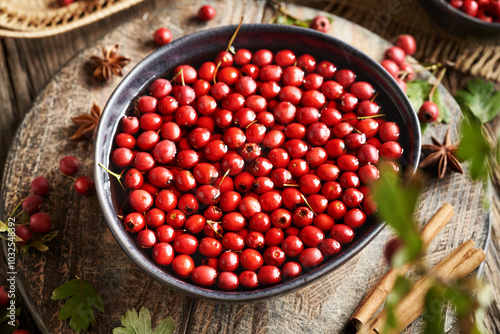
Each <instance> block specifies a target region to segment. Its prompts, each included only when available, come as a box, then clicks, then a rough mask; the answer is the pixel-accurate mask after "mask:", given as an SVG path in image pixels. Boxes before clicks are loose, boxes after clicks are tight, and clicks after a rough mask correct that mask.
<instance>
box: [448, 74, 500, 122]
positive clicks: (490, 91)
mask: <svg viewBox="0 0 500 334" xmlns="http://www.w3.org/2000/svg"><path fill="white" fill-rule="evenodd" d="M455 98H456V100H457V102H458V103H459V104H460V107H461V108H462V112H463V113H464V114H465V115H466V116H468V117H470V116H471V114H472V116H474V117H475V118H477V119H478V120H479V121H480V122H481V123H487V122H489V121H491V120H492V119H493V118H495V116H496V115H497V114H498V113H499V112H500V91H497V92H495V89H494V88H493V83H491V82H487V81H483V80H481V79H474V80H470V81H469V82H467V90H459V91H457V93H456V95H455Z"/></svg>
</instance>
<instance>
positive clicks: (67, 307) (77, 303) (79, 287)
mask: <svg viewBox="0 0 500 334" xmlns="http://www.w3.org/2000/svg"><path fill="white" fill-rule="evenodd" d="M50 298H51V299H52V300H61V299H66V298H69V299H68V300H67V301H66V303H65V304H64V305H63V306H62V307H61V310H60V311H59V320H65V319H67V318H70V317H71V319H70V322H69V325H70V327H71V328H72V329H73V330H74V331H75V332H77V333H79V332H81V331H84V330H87V329H88V328H89V326H90V325H94V324H95V317H94V309H93V308H96V309H97V310H99V311H101V312H104V303H103V301H102V298H101V296H100V295H99V294H98V293H97V291H96V290H95V289H94V287H93V286H92V285H90V284H89V283H87V282H85V281H84V280H82V279H79V278H76V279H73V280H71V281H69V282H67V283H65V284H63V285H62V286H60V287H58V288H56V289H55V290H54V291H53V292H52V296H51V297H50Z"/></svg>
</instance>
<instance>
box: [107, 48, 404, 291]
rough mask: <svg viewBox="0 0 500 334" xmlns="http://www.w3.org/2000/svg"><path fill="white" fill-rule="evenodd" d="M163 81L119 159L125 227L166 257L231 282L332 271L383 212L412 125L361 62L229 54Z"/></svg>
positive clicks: (138, 105) (155, 255)
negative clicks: (396, 114)
mask: <svg viewBox="0 0 500 334" xmlns="http://www.w3.org/2000/svg"><path fill="white" fill-rule="evenodd" d="M173 74H174V77H173V79H172V80H170V81H169V80H167V79H163V78H161V79H156V80H155V81H154V82H152V84H151V85H150V86H149V91H148V94H147V95H143V96H139V97H138V98H137V100H136V101H134V104H133V108H131V109H134V110H135V115H131V116H127V117H124V118H123V119H121V121H120V131H119V132H118V133H117V135H116V137H115V139H114V143H115V147H114V149H113V151H112V154H111V157H110V159H111V162H112V164H113V166H114V168H115V169H117V170H119V171H120V172H122V173H121V175H122V176H121V177H120V179H121V181H123V185H124V188H125V189H126V191H127V203H126V204H125V205H124V206H123V215H124V217H123V224H124V228H126V230H127V231H129V232H130V233H133V234H136V235H137V237H136V241H137V245H138V246H139V247H141V248H144V249H150V254H151V257H152V259H153V260H154V262H155V263H157V264H158V265H160V266H165V267H166V268H168V269H169V270H170V271H171V272H172V273H173V274H174V275H176V276H178V277H181V278H185V279H189V280H190V281H191V282H193V283H194V284H196V285H199V286H203V287H212V286H214V285H216V286H217V287H218V288H219V289H222V290H235V289H237V288H238V287H240V288H244V289H256V288H259V287H264V286H270V285H275V284H278V283H280V282H282V281H286V280H290V279H292V278H294V277H297V276H299V275H301V273H302V271H303V270H304V271H310V270H312V269H314V268H315V267H317V266H319V265H321V264H322V263H323V262H324V261H325V259H327V258H329V257H332V256H334V255H335V254H337V253H339V252H340V251H341V249H342V248H343V247H346V246H347V245H348V244H349V243H350V242H351V241H352V240H353V238H354V237H355V230H356V229H358V228H360V227H362V226H363V225H364V224H365V222H366V221H367V216H368V215H372V214H374V213H375V211H376V206H375V204H374V202H373V200H372V198H371V196H370V190H369V188H368V185H369V184H370V183H372V182H373V181H374V180H376V179H378V177H379V170H378V166H379V165H380V164H381V163H385V164H388V165H390V166H391V167H393V168H394V169H395V170H399V167H398V163H397V161H398V159H399V158H400V157H401V156H402V153H403V149H402V147H401V146H400V144H399V143H398V138H399V134H400V130H399V128H398V126H397V125H396V124H395V123H394V122H389V121H386V120H384V117H383V116H384V115H383V114H381V107H380V106H379V105H378V104H377V103H376V102H374V100H375V98H376V94H375V93H376V92H375V90H374V88H373V86H372V85H371V84H370V83H368V82H365V81H357V80H356V74H355V73H354V72H353V71H352V70H350V69H338V68H337V67H336V66H335V64H333V63H332V62H330V61H328V60H322V61H320V60H318V59H315V58H314V57H313V56H311V55H309V54H302V55H296V54H295V53H294V52H292V51H290V50H282V51H279V52H277V53H276V54H273V53H272V52H271V51H269V50H265V49H261V50H257V51H255V52H253V53H252V52H251V51H249V50H245V49H239V50H237V51H236V52H235V53H234V54H232V53H230V52H227V51H222V52H220V53H219V54H218V55H217V56H216V57H215V59H214V61H213V62H212V61H207V62H204V63H202V64H201V65H200V66H199V67H198V69H195V68H194V67H192V66H190V65H187V64H186V65H180V66H178V67H177V68H175V69H174V72H173Z"/></svg>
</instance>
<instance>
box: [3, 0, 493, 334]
mask: <svg viewBox="0 0 500 334" xmlns="http://www.w3.org/2000/svg"><path fill="white" fill-rule="evenodd" d="M246 2H247V1H245V3H246ZM297 2H299V3H308V1H297ZM201 3H202V1H189V3H188V4H186V7H185V8H186V10H188V8H189V10H191V11H192V10H193V8H198V7H199V5H200V4H201ZM212 3H214V4H215V5H217V7H219V8H224V7H225V6H229V7H228V11H227V12H226V13H224V14H220V15H229V14H232V13H235V12H236V11H235V9H234V3H235V2H234V1H229V0H225V1H223V0H219V1H212ZM172 5H175V1H167V0H165V1H161V0H157V1H152V0H151V1H146V2H144V3H143V4H140V5H138V6H136V7H134V8H132V9H129V10H126V11H124V12H121V13H119V14H116V15H114V16H112V17H110V18H106V19H104V20H102V21H100V22H97V23H94V24H92V25H90V26H86V27H84V28H81V29H79V30H77V31H73V32H69V33H66V34H63V35H60V36H54V37H49V38H45V39H39V40H13V39H2V40H1V44H0V101H2V102H3V103H2V104H1V105H0V175H1V173H2V172H3V170H4V164H5V159H6V156H7V152H8V149H9V146H10V145H11V142H12V139H13V138H14V137H15V135H16V133H15V131H16V128H17V127H18V126H19V124H20V122H21V121H22V119H23V118H24V115H25V114H26V113H27V112H28V111H29V110H30V108H31V107H32V105H33V103H34V101H35V98H36V97H37V96H38V94H40V93H41V92H42V91H43V89H44V88H45V86H46V85H47V84H48V83H49V81H50V80H51V79H52V78H53V76H54V75H55V74H56V73H57V72H58V70H59V69H60V68H62V67H63V66H65V64H66V62H67V61H68V60H70V59H71V58H73V57H74V56H75V54H76V53H77V52H78V51H80V50H82V49H85V48H87V47H88V46H91V45H93V44H95V41H96V40H97V39H98V38H100V37H102V36H103V35H104V34H106V33H107V32H109V31H111V30H113V28H116V27H117V26H119V25H120V24H122V23H124V22H126V21H129V20H132V19H135V18H141V17H142V18H144V19H147V17H146V16H145V15H146V14H147V13H151V12H152V11H155V10H161V8H165V7H167V6H172ZM183 6H184V4H183ZM183 8H184V7H183ZM233 21H234V18H233V19H231V18H229V17H228V18H227V20H226V22H227V23H226V24H228V23H231V22H233ZM174 33H175V32H174ZM138 35H141V34H138ZM131 38H137V36H131ZM80 56H81V55H80ZM456 86H457V85H455V87H456ZM104 102H105V101H104ZM33 121H34V122H36V119H35V120H33ZM35 155H36V153H35ZM28 178H31V176H29V177H28ZM494 189H495V191H494V194H493V198H494V201H493V205H492V213H493V214H492V234H491V241H490V246H489V249H488V254H487V261H486V265H485V267H484V277H485V278H486V279H487V280H488V281H490V282H492V283H493V285H494V297H495V298H494V303H493V305H492V307H491V308H490V310H489V313H488V318H487V325H488V329H489V330H490V332H492V333H495V332H496V333H498V332H500V320H499V319H500V310H499V303H500V285H499V284H495V283H498V282H500V267H499V266H500V219H499V211H500V209H499V208H500V205H499V203H500V202H499V201H498V198H497V194H496V189H497V188H496V187H494ZM463 204H464V205H468V204H469V203H463ZM120 251H121V250H120ZM0 272H1V273H3V272H4V271H3V270H2V271H0ZM4 279H5V278H2V277H0V283H2V284H5V282H3V280H4ZM134 284H138V282H134ZM308 297H309V298H311V296H306V295H304V296H303V298H306V299H307V298H308ZM316 297H318V298H320V297H321V296H320V295H317V296H316ZM169 298H174V299H175V295H174V296H170V297H169ZM279 304H280V303H276V304H274V306H279ZM174 305H175V304H174ZM271 306H272V305H271ZM308 306H311V305H308V303H307V302H304V304H302V303H300V304H298V305H296V307H297V308H298V309H297V313H299V314H303V313H301V310H300V308H302V307H308ZM259 307H269V305H267V304H256V305H255V308H259ZM192 308H195V310H196V312H197V314H196V315H197V317H198V319H203V318H204V316H207V317H210V316H213V315H214V314H221V312H223V311H224V310H226V311H230V309H229V308H225V307H221V308H220V309H218V310H216V309H214V307H212V306H208V307H200V305H198V307H197V308H196V305H193V304H190V303H187V304H185V305H184V306H181V305H178V309H177V310H172V312H173V313H175V314H172V316H174V318H176V319H183V321H181V322H180V323H177V325H178V327H179V328H182V330H181V331H180V332H184V330H185V331H187V330H188V323H187V317H186V316H184V315H183V314H185V313H190V312H192ZM216 308H218V307H216ZM252 308H253V307H252ZM216 312H218V313H216ZM318 312H319V310H318V309H311V310H309V311H308V312H306V313H307V316H308V317H312V318H314V317H317V318H318V321H320V318H321V313H322V312H319V313H318ZM242 314H243V313H241V314H229V315H228V317H230V318H232V319H234V322H229V323H225V324H224V327H220V328H214V327H210V326H209V325H208V324H204V323H203V322H199V323H198V324H196V323H195V324H194V325H195V326H199V327H194V328H200V329H203V330H205V331H207V332H210V331H217V332H220V331H221V330H224V331H227V332H232V331H234V330H235V329H236V328H245V329H246V330H249V329H250V331H252V332H254V331H256V330H257V331H258V330H260V331H261V332H266V330H267V331H268V330H269V327H266V326H265V325H264V324H266V323H267V322H269V321H273V320H271V319H259V318H255V317H254V318H253V319H250V322H248V321H249V320H248V319H242ZM253 314H254V315H255V314H259V313H256V312H254V313H253ZM295 320H296V319H295ZM299 320H300V319H299ZM26 321H28V322H29V319H26ZM109 321H114V322H115V323H116V319H114V320H113V319H111V320H109ZM275 321H285V322H286V321H287V319H276V320H275ZM309 321H311V320H309ZM312 323H313V324H314V321H313V322H312ZM189 325H190V326H191V327H190V330H191V331H193V324H189ZM237 326H240V327H237ZM318 327H321V328H324V326H318ZM63 328H64V329H65V328H67V327H63ZM54 330H55V329H54ZM61 330H62V328H61ZM96 332H99V331H96Z"/></svg>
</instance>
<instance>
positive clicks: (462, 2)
mask: <svg viewBox="0 0 500 334" xmlns="http://www.w3.org/2000/svg"><path fill="white" fill-rule="evenodd" d="M448 2H449V4H450V5H451V7H453V8H456V9H458V10H460V11H462V12H464V13H465V14H467V15H469V16H471V17H474V18H477V19H479V20H481V21H483V22H486V23H492V22H496V23H499V22H500V1H499V0H448Z"/></svg>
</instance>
